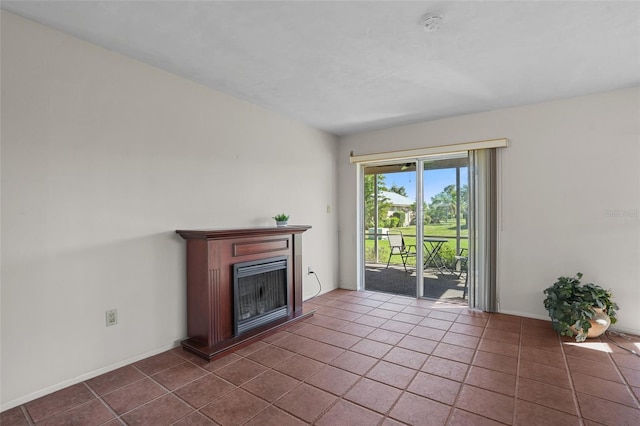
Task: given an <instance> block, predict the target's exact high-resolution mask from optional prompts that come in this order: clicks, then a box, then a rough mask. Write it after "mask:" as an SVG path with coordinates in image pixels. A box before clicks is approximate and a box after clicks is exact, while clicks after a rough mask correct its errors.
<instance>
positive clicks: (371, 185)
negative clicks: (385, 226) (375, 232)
mask: <svg viewBox="0 0 640 426" xmlns="http://www.w3.org/2000/svg"><path fill="white" fill-rule="evenodd" d="M376 176H377V181H376ZM384 179H385V176H384V175H365V177H364V218H365V219H364V220H365V226H366V227H367V228H373V227H375V217H376V211H375V209H376V204H375V193H376V192H375V191H376V184H377V185H378V225H381V224H382V223H384V222H385V221H386V220H387V216H388V212H389V209H390V208H391V200H389V199H388V198H387V197H385V196H383V195H382V194H380V192H381V191H387V187H386V186H385V182H384Z"/></svg>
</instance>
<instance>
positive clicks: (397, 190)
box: [389, 183, 408, 197]
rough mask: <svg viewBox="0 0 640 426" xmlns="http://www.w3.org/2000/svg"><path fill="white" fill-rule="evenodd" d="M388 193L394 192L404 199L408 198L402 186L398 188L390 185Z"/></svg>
mask: <svg viewBox="0 0 640 426" xmlns="http://www.w3.org/2000/svg"><path fill="white" fill-rule="evenodd" d="M389 191H391V192H395V193H396V194H400V195H404V196H405V197H408V195H407V190H406V189H405V187H404V186H398V185H396V184H395V183H394V184H392V185H391V188H389Z"/></svg>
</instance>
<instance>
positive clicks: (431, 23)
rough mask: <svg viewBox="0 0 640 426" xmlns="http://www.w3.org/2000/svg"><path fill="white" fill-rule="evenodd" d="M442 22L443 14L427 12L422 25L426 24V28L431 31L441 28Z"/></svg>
mask: <svg viewBox="0 0 640 426" xmlns="http://www.w3.org/2000/svg"><path fill="white" fill-rule="evenodd" d="M441 24H442V15H440V14H439V13H427V14H426V15H425V16H424V18H422V25H423V26H424V30H425V31H428V32H431V31H436V30H437V29H438V28H440V25H441Z"/></svg>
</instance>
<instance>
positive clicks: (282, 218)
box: [273, 213, 289, 226]
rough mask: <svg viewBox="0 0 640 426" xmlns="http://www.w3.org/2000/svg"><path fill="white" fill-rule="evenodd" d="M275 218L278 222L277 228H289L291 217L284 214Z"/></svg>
mask: <svg viewBox="0 0 640 426" xmlns="http://www.w3.org/2000/svg"><path fill="white" fill-rule="evenodd" d="M273 218H274V219H275V221H276V226H287V223H288V221H289V215H288V214H284V213H280V214H277V215H275V216H274V217H273Z"/></svg>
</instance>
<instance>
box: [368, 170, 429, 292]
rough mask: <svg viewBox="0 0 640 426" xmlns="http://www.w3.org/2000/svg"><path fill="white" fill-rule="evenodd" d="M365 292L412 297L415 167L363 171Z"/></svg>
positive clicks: (414, 246)
mask: <svg viewBox="0 0 640 426" xmlns="http://www.w3.org/2000/svg"><path fill="white" fill-rule="evenodd" d="M363 188H364V191H363V192H364V200H363V204H364V228H365V229H364V232H363V235H364V245H363V247H364V257H365V286H364V287H365V289H366V290H372V291H380V292H385V293H392V294H399V295H405V296H416V265H417V251H416V248H417V247H416V202H415V199H416V165H415V163H402V164H388V165H376V166H375V167H365V168H364V186H363Z"/></svg>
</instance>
